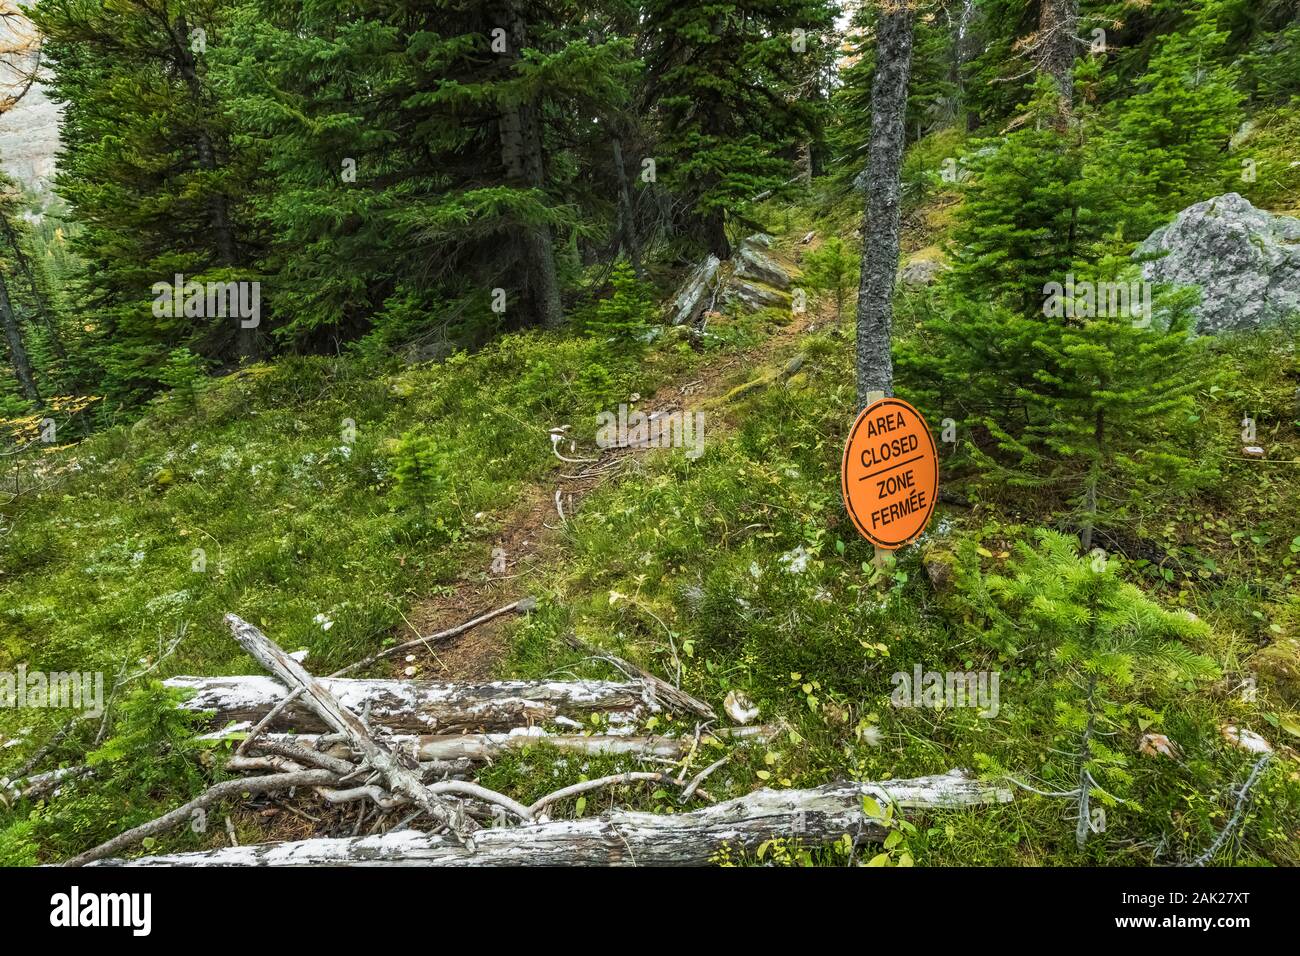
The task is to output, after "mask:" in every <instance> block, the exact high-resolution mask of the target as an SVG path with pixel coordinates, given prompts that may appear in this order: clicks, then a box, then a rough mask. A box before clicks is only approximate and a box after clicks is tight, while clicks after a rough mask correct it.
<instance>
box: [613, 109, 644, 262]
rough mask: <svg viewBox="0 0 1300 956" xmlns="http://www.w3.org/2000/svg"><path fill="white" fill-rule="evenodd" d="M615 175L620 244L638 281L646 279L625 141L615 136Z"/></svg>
mask: <svg viewBox="0 0 1300 956" xmlns="http://www.w3.org/2000/svg"><path fill="white" fill-rule="evenodd" d="M614 175H615V176H617V177H618V243H619V246H621V247H622V249H623V252H624V254H625V255H626V256H627V257H628V259H629V260H630V261H631V263H632V270H633V271H634V272H635V273H636V277H637V278H638V279H644V278H645V272H644V270H642V268H641V248H640V245H639V243H638V242H637V237H636V218H635V216H634V214H633V212H632V193H631V191H630V190H629V189H628V188H627V167H626V166H625V165H624V164H623V139H622V137H621V136H620V135H615V136H614Z"/></svg>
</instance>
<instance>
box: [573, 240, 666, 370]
mask: <svg viewBox="0 0 1300 956" xmlns="http://www.w3.org/2000/svg"><path fill="white" fill-rule="evenodd" d="M609 284H610V288H611V290H612V291H611V293H610V295H608V296H607V297H605V298H603V299H601V300H600V301H599V302H597V303H596V306H595V309H594V311H593V313H592V314H591V316H590V317H589V318H588V319H587V322H586V326H587V330H588V331H589V332H590V333H591V334H592V335H597V336H601V337H603V338H604V339H605V340H607V341H613V342H614V343H615V345H616V346H617V347H618V348H621V349H632V350H635V349H637V348H639V347H640V346H641V345H642V344H643V343H644V338H645V335H646V333H647V332H648V331H649V330H650V320H651V319H652V318H653V316H654V313H655V305H654V300H653V299H652V298H651V289H650V286H649V285H648V284H646V283H645V282H642V281H641V280H640V279H638V278H637V276H636V273H635V272H634V271H633V270H632V265H631V263H629V262H628V261H627V260H625V259H620V260H618V261H617V262H615V263H614V268H613V270H612V271H611V272H610V276H609Z"/></svg>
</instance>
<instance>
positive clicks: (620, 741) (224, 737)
mask: <svg viewBox="0 0 1300 956" xmlns="http://www.w3.org/2000/svg"><path fill="white" fill-rule="evenodd" d="M249 727H250V725H249V724H247V723H243V724H235V725H233V726H230V727H227V728H224V729H222V730H218V731H214V732H212V733H209V734H204V735H203V736H201V737H200V738H199V740H202V741H217V742H220V741H232V742H233V741H237V740H239V739H240V738H241V737H242V736H243V735H244V734H246V733H247V732H248V730H249ZM777 732H778V729H777V728H776V727H774V726H770V725H764V726H757V727H730V728H726V727H724V728H719V729H717V730H712V731H709V732H708V733H707V734H705V735H704V736H705V737H706V738H707V737H715V738H717V739H718V740H720V741H729V742H735V743H743V742H745V741H747V740H750V741H755V742H758V743H762V742H765V741H767V740H770V739H772V738H773V737H775V736H776V734H777ZM383 739H384V741H385V742H386V743H388V744H389V745H390V746H391V747H392V748H393V749H394V750H398V751H401V752H402V753H407V754H412V755H414V756H415V758H416V759H417V760H420V761H421V762H427V761H454V760H471V761H474V762H476V763H482V762H484V761H488V760H494V759H496V758H497V757H499V756H501V755H502V754H505V753H508V752H510V751H517V750H524V749H526V748H528V747H537V746H547V747H554V748H555V749H556V750H564V751H569V752H573V753H581V754H587V755H593V754H613V755H631V756H638V757H661V758H664V759H670V760H671V759H676V758H678V757H680V756H682V754H684V753H686V752H687V751H688V750H690V749H691V746H692V745H693V743H694V740H693V738H690V737H658V736H640V735H637V736H633V735H630V734H628V735H620V734H595V735H585V734H548V733H545V732H543V731H542V730H541V729H540V728H537V729H534V730H529V731H527V732H522V733H521V732H514V733H506V734H500V733H498V734H424V735H415V734H397V735H394V736H392V737H386V738H383ZM261 741H262V742H263V743H269V744H271V745H272V746H276V747H278V746H284V745H297V746H299V747H307V748H316V749H318V750H320V751H321V752H323V753H326V754H334V755H338V754H343V753H345V752H346V751H347V750H348V748H347V745H346V744H345V743H344V742H343V741H342V740H340V739H338V738H337V736H336V735H329V734H326V735H318V734H263V735H262V737H261ZM254 749H256V747H255V748H254Z"/></svg>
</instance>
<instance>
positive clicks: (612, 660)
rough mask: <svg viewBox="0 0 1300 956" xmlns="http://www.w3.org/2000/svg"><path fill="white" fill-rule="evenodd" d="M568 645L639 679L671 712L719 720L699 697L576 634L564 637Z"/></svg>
mask: <svg viewBox="0 0 1300 956" xmlns="http://www.w3.org/2000/svg"><path fill="white" fill-rule="evenodd" d="M564 640H565V643H567V644H568V645H569V646H570V647H572V648H573V649H574V650H578V651H582V653H584V654H587V655H590V656H591V657H595V658H597V659H598V660H602V661H604V662H605V663H607V664H612V665H613V666H614V667H617V668H618V669H619V670H621V671H622V672H623V673H624V674H626V675H627V676H628V677H639V678H640V679H641V680H642V681H643V682H644V683H645V684H646V686H647V687H649V688H650V689H651V690H652V691H653V692H654V695H655V698H656V699H657V700H659V701H661V702H663V703H664V704H667V705H668V708H669V709H670V710H676V711H680V712H682V713H694V714H699V715H700V716H701V717H704V718H705V719H707V720H717V719H718V715H717V714H715V713H714V712H713V708H712V707H710V706H709V705H708V704H706V703H705V702H704V701H702V700H700V699H699V698H698V697H692V696H691V695H690V694H688V693H686V691H684V690H682V689H681V688H679V687H674V686H673V685H672V684H670V683H668V682H667V681H666V680H661V679H660V678H658V677H656V676H655V675H654V674H651V673H650V672H649V671H648V670H646V669H645V668H643V667H638V666H637V665H636V664H633V663H632V662H631V661H625V660H623V658H621V657H619V656H617V655H615V654H612V653H611V652H609V651H607V650H605V649H604V648H600V647H593V646H592V645H590V644H588V643H587V642H586V641H584V640H582V639H581V638H580V637H578V636H577V635H576V634H567V635H565V637H564Z"/></svg>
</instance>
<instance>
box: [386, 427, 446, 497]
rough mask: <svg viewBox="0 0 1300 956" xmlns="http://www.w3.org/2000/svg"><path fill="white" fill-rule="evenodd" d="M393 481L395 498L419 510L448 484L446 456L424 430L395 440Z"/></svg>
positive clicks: (417, 428) (417, 429) (409, 432)
mask: <svg viewBox="0 0 1300 956" xmlns="http://www.w3.org/2000/svg"><path fill="white" fill-rule="evenodd" d="M393 481H394V483H395V485H396V489H397V493H398V495H399V496H400V497H402V498H404V499H406V500H408V501H413V502H415V503H416V504H418V505H419V506H420V508H421V509H422V510H425V509H427V508H428V506H429V501H430V500H431V499H432V498H434V497H435V496H436V495H437V494H438V492H439V491H440V490H441V489H442V488H443V487H444V486H445V485H446V484H447V461H446V457H445V455H444V454H443V453H442V452H441V451H440V450H439V448H438V445H437V442H436V441H434V439H433V437H432V436H431V435H429V434H428V433H427V432H426V431H425V430H424V429H423V428H421V427H416V428H413V429H411V430H410V431H408V432H407V433H406V434H404V435H403V436H402V437H401V438H399V439H398V441H397V445H396V447H395V448H394V449H393Z"/></svg>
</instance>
